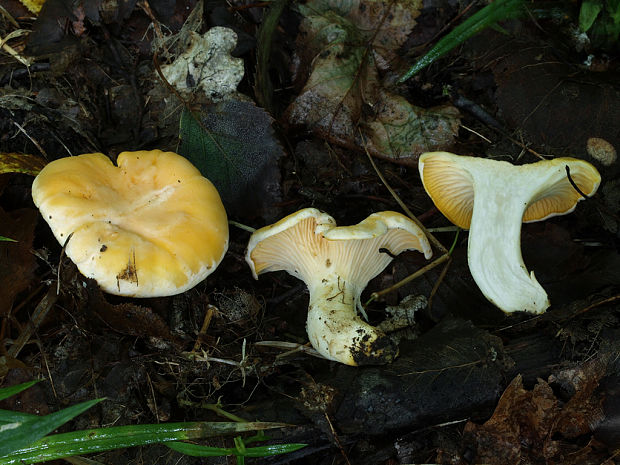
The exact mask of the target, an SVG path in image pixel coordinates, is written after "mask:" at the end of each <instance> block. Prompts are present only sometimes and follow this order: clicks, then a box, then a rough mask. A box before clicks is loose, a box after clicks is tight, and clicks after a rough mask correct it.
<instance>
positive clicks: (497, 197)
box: [467, 173, 549, 313]
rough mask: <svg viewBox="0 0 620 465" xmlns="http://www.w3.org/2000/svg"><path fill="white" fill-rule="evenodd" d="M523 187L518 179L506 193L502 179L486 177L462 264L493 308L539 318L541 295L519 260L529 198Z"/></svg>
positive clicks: (543, 300) (546, 304) (477, 193)
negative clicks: (524, 217)
mask: <svg viewBox="0 0 620 465" xmlns="http://www.w3.org/2000/svg"><path fill="white" fill-rule="evenodd" d="M519 174H520V173H512V175H513V177H518V175H519ZM521 177H524V178H525V177H526V176H521ZM529 181H530V182H533V181H532V180H531V179H530V180H529ZM527 183H528V180H527V179H523V180H522V182H518V181H517V182H514V183H512V185H513V186H517V187H513V188H511V187H510V185H508V183H506V178H505V177H504V176H496V177H492V176H490V177H488V178H486V179H485V180H484V185H485V187H484V189H476V191H475V196H476V202H475V204H474V209H473V214H472V219H471V227H470V230H469V240H468V249H467V260H468V263H469V269H470V270H471V274H472V276H473V278H474V280H475V281H476V283H477V284H478V286H479V288H480V290H481V291H482V293H483V294H484V295H485V296H486V298H487V299H489V300H490V301H491V302H492V303H493V304H495V305H497V306H498V307H499V308H501V309H502V310H504V311H506V312H514V311H522V310H525V311H528V312H534V313H543V312H544V311H545V310H546V309H547V308H548V307H549V299H548V298H547V293H546V292H545V290H544V289H543V288H542V286H541V285H540V284H539V283H538V281H537V280H536V278H535V276H534V272H533V271H532V272H531V273H528V271H527V268H526V267H525V264H524V263H523V257H522V255H521V223H522V220H523V213H524V212H525V209H526V208H527V206H528V204H529V202H530V200H531V198H532V194H531V191H527V190H523V189H520V188H519V187H518V186H525V185H527ZM493 184H495V185H493Z"/></svg>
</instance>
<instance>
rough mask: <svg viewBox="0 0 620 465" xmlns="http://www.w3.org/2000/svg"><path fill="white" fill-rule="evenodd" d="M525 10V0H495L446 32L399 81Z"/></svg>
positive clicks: (403, 80) (404, 79)
mask: <svg viewBox="0 0 620 465" xmlns="http://www.w3.org/2000/svg"><path fill="white" fill-rule="evenodd" d="M524 12H525V8H524V0H495V1H494V2H493V3H490V4H489V5H487V6H485V7H484V8H482V9H481V10H480V11H478V12H476V13H474V14H473V15H472V16H470V17H469V18H467V19H466V20H465V21H463V22H462V23H461V24H459V25H458V26H456V27H455V28H454V29H452V31H450V32H449V33H448V34H446V35H445V36H444V37H443V38H442V39H441V40H440V41H439V42H437V44H436V45H435V46H434V47H433V48H431V49H430V50H429V51H428V52H427V53H426V55H424V56H423V57H422V58H420V59H419V60H418V61H417V62H416V63H415V64H414V65H413V66H412V67H411V68H410V69H409V71H407V72H406V73H405V74H404V75H403V76H402V77H401V78H400V79H399V80H398V82H405V81H406V80H407V79H409V78H410V77H412V76H413V75H414V74H416V73H418V72H420V71H421V70H422V69H424V68H425V67H427V66H428V65H430V64H431V63H433V62H434V61H435V60H437V59H438V58H441V57H442V56H444V55H445V54H446V53H448V52H449V51H450V50H452V49H453V48H454V47H456V46H458V45H460V44H462V43H463V42H465V41H466V40H467V39H469V38H470V37H471V36H473V35H475V34H477V33H478V32H480V31H482V30H483V29H484V28H486V27H488V26H491V25H492V24H494V23H496V22H497V21H502V20H505V19H509V18H515V17H517V16H520V15H522V14H523V13H524Z"/></svg>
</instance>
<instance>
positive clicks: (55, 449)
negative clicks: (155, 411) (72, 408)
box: [0, 422, 287, 465]
mask: <svg viewBox="0 0 620 465" xmlns="http://www.w3.org/2000/svg"><path fill="white" fill-rule="evenodd" d="M285 426H287V425H286V424H284V423H267V422H249V423H235V422H212V423H210V422H187V423H163V424H159V425H137V426H115V427H112V428H99V429H91V430H84V431H75V432H71V433H62V434H55V435H52V436H48V437H46V438H43V439H40V440H39V441H37V442H35V443H32V444H30V445H29V446H28V447H24V448H22V449H20V450H16V451H14V452H13V453H11V454H10V455H8V456H4V457H0V465H9V464H20V465H22V464H30V463H39V462H45V461H48V460H55V459H60V458H63V457H70V456H72V455H81V454H90V453H93V452H101V451H105V450H111V449H120V448H125V447H134V446H142V445H148V444H154V443H159V442H167V441H181V440H188V439H204V438H209V437H214V436H220V435H223V434H229V433H240V432H245V431H255V430H261V429H271V428H282V427H285Z"/></svg>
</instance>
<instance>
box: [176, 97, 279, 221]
mask: <svg viewBox="0 0 620 465" xmlns="http://www.w3.org/2000/svg"><path fill="white" fill-rule="evenodd" d="M271 123H272V119H271V117H270V116H269V115H268V114H267V113H266V112H265V111H264V110H263V109H261V108H258V107H256V106H255V105H253V104H252V103H247V102H240V101H237V100H227V101H224V102H221V103H218V104H215V105H203V106H202V107H201V108H200V110H199V111H197V112H195V113H193V114H192V113H190V112H189V111H187V110H184V111H183V113H182V115H181V123H180V131H179V138H180V141H179V147H178V153H180V154H181V155H183V156H184V157H186V158H187V159H188V160H190V161H191V162H192V163H193V164H194V165H195V166H196V167H197V168H198V169H199V170H200V172H201V173H202V174H203V176H205V177H206V178H208V179H209V180H210V181H211V182H212V183H213V184H214V185H215V187H216V188H217V190H218V192H219V193H220V196H221V197H222V201H223V202H224V206H225V207H226V210H227V211H228V212H229V215H232V216H256V215H257V214H260V211H261V210H263V209H265V208H267V207H268V206H269V205H270V204H273V203H275V202H276V201H278V200H279V197H278V195H279V194H278V193H279V182H280V171H279V169H278V163H277V162H278V159H279V158H280V156H281V155H282V153H283V151H282V148H281V147H280V145H279V143H278V142H277V140H276V138H275V135H274V132H273V129H272V127H271Z"/></svg>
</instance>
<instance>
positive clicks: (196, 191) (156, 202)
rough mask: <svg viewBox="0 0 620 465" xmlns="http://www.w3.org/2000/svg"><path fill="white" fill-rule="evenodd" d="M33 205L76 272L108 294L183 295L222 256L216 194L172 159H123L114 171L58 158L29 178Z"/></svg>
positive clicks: (89, 161) (183, 162) (147, 154)
mask: <svg viewBox="0 0 620 465" xmlns="http://www.w3.org/2000/svg"><path fill="white" fill-rule="evenodd" d="M32 197H33V199H34V203H35V204H36V206H37V207H38V208H39V210H40V212H41V215H42V216H43V218H44V219H45V221H47V223H48V224H49V226H50V228H51V230H52V232H53V233H54V235H55V236H56V239H58V241H59V242H60V243H61V244H65V243H67V244H66V250H65V252H66V254H67V256H69V258H71V260H73V262H74V263H75V264H76V265H77V267H78V269H79V270H80V272H81V273H82V274H83V275H84V276H87V277H89V278H93V279H95V280H96V281H97V283H98V284H99V286H100V287H101V288H102V289H103V290H104V291H106V292H109V293H111V294H116V295H124V296H132V297H156V296H166V295H174V294H178V293H181V292H184V291H186V290H188V289H190V288H192V287H194V286H195V285H196V284H198V283H199V282H201V281H202V280H204V279H205V278H206V277H207V276H208V275H209V274H211V273H212V272H213V271H214V270H215V268H216V267H217V266H218V264H219V263H220V261H221V260H222V258H223V256H224V254H225V253H226V250H227V248H228V221H227V218H226V211H225V210H224V206H223V205H222V201H221V200H220V196H219V194H218V192H217V190H216V189H215V187H213V185H212V184H211V182H210V181H209V180H208V179H206V178H204V177H203V176H202V175H201V174H200V172H199V171H198V169H196V168H195V167H194V166H193V165H192V164H191V163H190V162H189V161H188V160H187V159H185V158H184V157H182V156H180V155H177V154H176V153H172V152H162V151H160V150H153V151H140V152H123V153H121V154H120V155H119V156H118V160H117V166H114V164H113V163H112V162H111V161H110V159H109V158H108V157H106V156H105V155H103V154H101V153H89V154H84V155H80V156H77V157H69V158H61V159H59V160H56V161H53V162H51V163H49V164H48V165H47V166H46V167H45V168H43V170H42V171H41V172H40V173H39V175H38V176H37V177H36V178H35V180H34V183H33V185H32ZM69 236H71V239H70V240H69V241H68V242H67V239H68V238H69Z"/></svg>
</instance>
